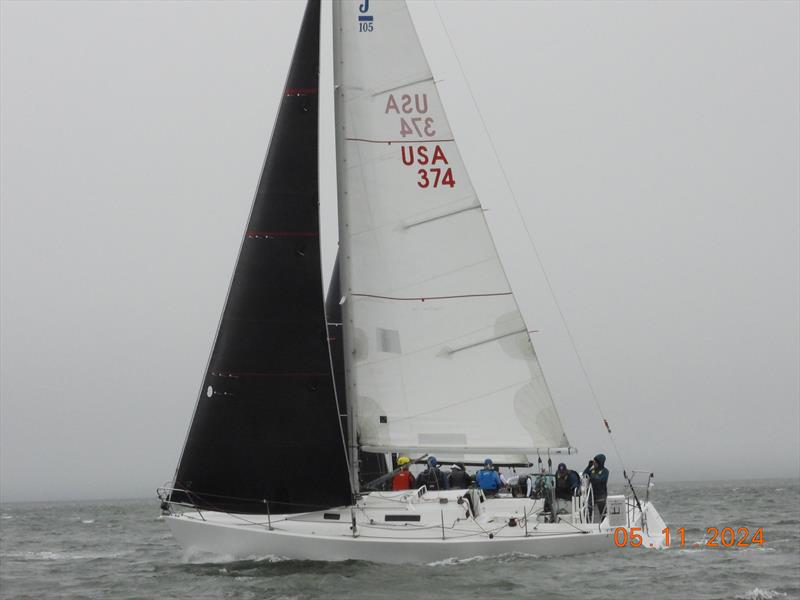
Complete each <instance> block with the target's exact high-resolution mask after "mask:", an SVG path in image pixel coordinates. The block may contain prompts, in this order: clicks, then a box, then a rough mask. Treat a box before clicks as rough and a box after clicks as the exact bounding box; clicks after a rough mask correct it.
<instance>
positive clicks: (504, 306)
mask: <svg viewBox="0 0 800 600" xmlns="http://www.w3.org/2000/svg"><path fill="white" fill-rule="evenodd" d="M333 33H334V36H333V39H334V47H333V56H334V61H333V62H334V84H335V85H334V90H333V91H334V93H335V130H336V157H337V159H336V160H337V175H338V209H339V254H338V257H337V263H336V267H335V269H334V273H333V278H332V281H331V284H330V286H329V293H328V300H327V303H326V302H324V301H323V285H322V283H323V282H322V273H321V259H320V239H319V196H318V191H319V190H318V177H317V170H318V130H319V116H318V97H319V93H320V90H319V54H320V0H309V1H308V4H307V7H306V10H305V13H304V16H303V21H302V25H301V27H300V33H299V37H298V40H297V44H296V47H295V50H294V55H293V58H292V64H291V68H290V71H289V75H288V78H287V82H286V87H285V89H284V90H283V96H282V101H281V105H280V109H279V113H278V116H277V120H276V123H275V127H274V131H273V134H272V139H271V142H270V146H269V150H268V153H267V157H266V160H265V163H264V167H263V172H262V174H261V179H260V182H259V185H258V189H257V192H256V195H255V199H254V202H253V206H252V210H251V213H250V217H249V219H248V223H247V228H246V231H245V233H244V235H243V239H242V244H241V249H240V252H239V256H238V259H237V262H236V267H235V271H234V274H233V278H232V281H231V284H230V288H229V291H228V296H227V299H226V302H225V307H224V310H223V313H222V316H221V320H220V323H219V327H218V331H217V336H216V339H215V341H214V345H213V349H212V352H211V356H210V359H209V362H208V365H207V367H206V371H205V375H204V378H203V382H202V386H201V390H200V393H199V397H198V400H197V404H196V406H195V411H194V414H193V417H192V421H191V425H190V429H189V432H188V435H187V439H186V442H185V445H184V448H183V451H182V454H181V456H180V460H179V463H178V467H177V470H176V473H175V477H174V480H173V481H172V482H171V484H170V485H168V486H166V487H165V488H163V489H161V490H160V491H159V494H160V497H161V499H162V501H163V502H162V509H163V511H164V514H165V519H166V521H167V522H168V524H169V527H170V528H171V530H172V533H173V535H174V536H175V538H176V539H177V540H178V541H179V542H180V543H181V545H182V546H183V547H184V548H185V549H186V550H187V551H189V552H193V553H194V552H200V553H202V552H207V553H213V554H217V555H223V556H229V557H249V556H266V555H274V556H280V557H287V558H291V559H306V560H308V559H310V560H326V561H329V560H346V559H357V560H369V561H378V562H388V563H405V562H432V561H438V560H443V559H448V558H468V557H472V556H476V555H481V556H491V555H498V554H504V553H511V552H520V553H528V554H534V555H563V554H576V553H583V552H593V551H599V550H605V549H609V548H613V547H614V540H613V535H614V531H615V530H617V528H632V527H640V528H642V530H643V535H644V539H645V543H646V545H650V546H653V545H659V544H660V536H661V535H662V534H661V530H662V529H663V527H664V523H663V521H662V520H661V517H660V516H659V515H658V512H657V511H656V510H655V508H654V507H653V506H652V503H651V502H650V501H649V499H648V498H647V497H646V496H643V497H641V498H640V497H639V496H637V495H636V494H635V490H634V489H633V487H632V486H631V494H629V495H617V496H609V498H608V504H607V510H606V514H605V515H604V516H602V517H601V518H598V515H597V513H596V512H595V513H594V514H593V513H592V508H591V507H592V504H593V499H592V496H591V494H592V492H591V486H588V485H586V483H585V482H584V484H583V486H582V489H581V492H580V493H579V494H577V495H575V496H574V497H573V498H572V501H571V506H569V507H567V508H568V510H567V511H566V512H564V513H563V514H557V513H556V512H555V511H553V510H552V506H550V507H548V506H547V502H546V499H544V498H532V497H528V496H527V495H526V496H524V497H512V496H511V495H505V494H498V495H496V496H493V497H487V495H486V494H485V493H484V492H483V491H482V490H480V489H478V488H472V489H467V490H438V489H437V490H431V489H428V488H427V487H425V486H421V487H419V488H417V489H411V490H402V491H380V490H379V489H376V488H379V487H380V486H379V485H378V484H376V482H378V483H379V482H380V481H382V480H385V479H386V478H387V477H388V476H390V475H391V472H392V471H391V467H392V466H394V465H393V464H391V465H390V463H389V460H388V457H390V456H397V455H398V454H406V455H408V456H411V457H414V458H415V459H422V460H424V459H425V458H426V457H430V456H434V455H435V456H437V457H438V458H439V460H440V461H442V462H444V461H445V460H446V461H448V462H449V461H453V462H455V461H463V462H467V463H471V462H474V461H475V460H476V459H477V460H478V462H482V461H483V457H484V456H490V457H493V459H494V461H495V463H497V464H504V465H532V464H533V460H534V457H536V458H537V460H538V461H539V462H540V464H541V457H542V456H546V457H548V458H549V457H552V456H554V455H558V454H569V453H572V452H574V448H572V447H571V446H570V443H569V441H568V439H567V436H566V434H565V433H564V429H563V427H562V424H561V420H560V418H559V415H558V412H557V411H556V408H555V406H554V403H553V400H552V397H551V394H550V391H549V389H548V386H547V383H546V381H545V378H544V375H543V373H542V370H541V367H540V365H539V361H538V359H537V356H536V353H535V351H534V347H533V344H532V342H531V338H530V333H529V330H528V327H527V325H526V323H525V321H524V319H523V317H522V314H521V312H520V310H519V307H518V306H517V302H516V300H515V297H514V294H513V291H512V289H511V286H510V285H509V282H508V280H507V278H506V275H505V272H504V270H503V266H502V263H501V261H500V258H499V256H498V254H497V250H496V249H495V245H494V242H493V240H492V236H491V233H490V231H489V228H488V227H487V223H486V220H485V218H484V214H483V211H482V209H481V204H480V201H479V199H478V197H477V195H476V192H475V189H474V188H473V186H472V184H471V183H470V179H469V176H468V174H467V171H466V168H465V165H464V163H463V161H462V159H461V156H460V154H459V151H458V147H457V145H456V142H455V139H454V136H453V132H452V131H451V130H450V126H449V124H448V121H447V117H446V115H445V111H444V108H443V105H442V102H441V99H440V96H439V93H438V91H437V86H436V82H435V80H434V77H433V74H432V73H431V70H430V68H429V66H428V62H427V60H426V57H425V54H424V52H423V50H422V47H421V45H420V42H419V39H418V37H417V34H416V31H415V29H414V25H413V23H412V20H411V16H410V14H409V11H408V8H407V6H406V4H405V1H404V0H381V1H380V2H377V1H375V0H372V1H370V0H342V1H337V2H334V3H333ZM598 521H599V522H598Z"/></svg>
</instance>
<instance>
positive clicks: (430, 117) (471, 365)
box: [333, 0, 569, 455]
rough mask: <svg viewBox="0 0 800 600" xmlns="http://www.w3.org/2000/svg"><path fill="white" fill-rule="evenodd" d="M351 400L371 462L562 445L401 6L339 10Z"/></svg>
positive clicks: (361, 0)
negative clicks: (378, 457)
mask: <svg viewBox="0 0 800 600" xmlns="http://www.w3.org/2000/svg"><path fill="white" fill-rule="evenodd" d="M333 26H334V76H335V84H336V119H337V126H336V134H337V138H336V141H337V154H338V180H339V228H340V233H339V238H340V248H341V254H342V265H341V274H342V290H343V292H342V293H343V294H344V297H345V303H344V305H343V324H344V341H345V349H346V351H345V356H346V374H347V386H348V388H347V393H348V394H349V395H351V402H352V401H353V400H354V404H355V412H356V418H357V423H358V433H359V441H360V443H361V445H362V447H364V448H366V449H370V450H374V451H380V450H398V451H408V452H416V451H419V452H440V453H447V454H448V455H458V454H460V453H466V452H473V453H474V452H487V453H488V452H493V453H511V454H514V453H521V454H535V453H536V452H543V451H553V452H555V451H563V450H566V449H568V448H569V442H568V440H567V438H566V435H565V434H564V431H563V427H562V425H561V421H560V419H559V416H558V413H557V412H556V410H555V407H554V405H553V401H552V398H551V395H550V391H549V389H548V387H547V383H546V382H545V379H544V376H543V374H542V371H541V368H540V366H539V361H538V360H537V358H536V353H535V351H534V349H533V345H532V344H531V341H530V337H529V334H528V328H527V326H526V324H525V322H524V319H523V318H522V315H521V313H520V311H519V308H518V306H517V303H516V301H515V299H514V295H513V293H512V291H511V288H510V286H509V283H508V280H507V278H506V275H505V273H504V271H503V267H502V265H501V263H500V260H499V257H498V255H497V251H496V249H495V246H494V243H493V241H492V238H491V235H490V232H489V229H488V227H487V224H486V221H485V218H484V216H483V212H482V209H481V204H480V202H479V200H478V198H477V195H476V193H475V190H474V188H473V186H472V184H471V183H470V180H469V177H468V175H467V173H466V170H465V167H464V163H463V161H462V159H461V156H460V154H459V152H458V148H457V146H456V143H455V141H454V139H453V134H452V132H451V130H450V126H449V124H448V121H447V117H446V115H445V113H444V109H443V107H442V103H441V100H440V97H439V94H438V91H437V89H436V84H435V82H434V80H433V76H432V73H431V71H430V68H429V66H428V63H427V60H426V59H425V56H424V54H423V51H422V48H421V46H420V43H419V40H418V38H417V35H416V31H415V30H414V26H413V24H412V21H411V18H410V15H409V13H408V9H407V7H406V5H405V2H403V1H402V0H383V1H381V2H375V1H372V2H370V1H368V0H345V1H343V2H336V3H334V24H333Z"/></svg>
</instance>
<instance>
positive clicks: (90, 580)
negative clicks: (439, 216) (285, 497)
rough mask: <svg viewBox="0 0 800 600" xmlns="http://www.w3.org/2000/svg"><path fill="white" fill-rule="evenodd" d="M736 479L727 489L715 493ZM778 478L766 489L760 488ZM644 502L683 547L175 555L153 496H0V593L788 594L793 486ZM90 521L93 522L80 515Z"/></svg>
mask: <svg viewBox="0 0 800 600" xmlns="http://www.w3.org/2000/svg"><path fill="white" fill-rule="evenodd" d="M733 486H737V487H739V488H740V491H739V493H738V494H737V495H736V496H735V497H733V496H730V495H725V494H721V493H720V492H721V491H725V490H729V489H730V488H731V487H733ZM778 487H784V488H786V489H785V491H776V492H770V494H769V495H765V494H764V493H763V490H764V489H765V488H768V489H770V490H771V489H773V488H778ZM651 498H652V499H653V502H654V505H655V506H656V508H657V509H658V511H659V512H660V513H661V515H662V516H663V517H664V518H665V519H666V520H667V521H668V522H669V523H670V526H671V528H677V527H685V528H686V542H687V546H686V547H685V548H680V547H679V546H677V545H675V544H674V542H673V547H671V548H670V549H669V550H667V551H662V552H648V551H647V550H646V549H633V548H630V549H625V550H622V551H616V550H612V551H609V552H604V553H597V554H592V555H582V556H568V557H557V558H548V557H535V556H532V555H527V554H517V553H511V554H505V555H502V556H494V557H488V556H476V557H472V558H467V559H459V558H450V559H447V560H441V561H435V562H431V563H429V564H427V565H385V564H378V563H371V562H367V561H342V562H338V563H330V562H320V561H299V560H289V559H287V558H285V557H283V556H274V555H271V556H250V557H248V559H247V560H242V559H236V560H234V557H232V556H224V555H223V556H220V555H213V556H212V555H209V554H189V555H187V556H186V560H183V558H182V557H183V551H182V549H181V548H180V547H179V546H178V544H177V543H176V542H175V540H174V539H173V537H172V536H171V534H170V531H169V528H168V527H167V525H166V523H164V522H163V520H162V519H160V518H159V517H160V514H159V513H160V511H159V503H158V501H157V500H152V501H136V502H131V501H128V502H97V503H64V504H58V503H48V504H46V505H44V504H42V505H36V504H18V505H8V506H6V505H3V506H2V516H3V517H13V518H11V519H5V520H3V521H1V522H2V526H0V528H2V548H1V549H0V578H1V579H2V584H0V586H2V591H1V592H0V597H2V598H6V597H7V598H23V597H27V598H42V597H52V596H53V594H54V590H57V591H58V594H59V598H60V599H63V600H76V599H78V598H103V600H105V599H106V598H109V599H111V600H114V599H116V598H131V597H142V598H161V597H164V598H187V597H191V598H196V599H198V600H212V599H213V600H217V599H218V598H271V599H278V598H285V599H290V598H303V599H304V600H305V599H319V600H321V599H325V600H328V599H331V600H338V599H341V600H345V599H347V600H395V599H396V598H397V597H401V596H402V597H412V598H463V597H473V596H475V597H481V598H491V597H497V598H500V597H502V598H583V597H591V598H624V597H627V596H628V595H631V596H633V597H636V598H637V600H639V599H641V600H662V599H663V600H688V599H691V600H718V599H719V598H728V599H729V600H734V599H737V600H783V599H792V598H794V599H796V600H800V573H799V572H798V569H797V565H798V564H800V527H798V526H797V525H798V523H800V482H797V483H791V482H784V481H780V482H777V481H776V482H774V483H772V484H768V483H767V484H765V483H763V482H758V483H752V482H741V483H740V482H736V483H727V482H726V483H714V482H710V483H698V484H670V485H669V487H668V488H666V489H665V488H664V487H659V486H657V487H656V488H654V489H653V491H652V492H651ZM88 520H94V521H95V523H93V524H90V523H84V522H83V521H88ZM723 526H729V527H738V526H746V527H749V528H751V529H754V528H758V527H763V528H764V540H765V543H764V546H763V547H762V546H751V547H750V548H746V549H742V548H705V547H703V546H699V547H691V546H690V544H691V543H693V542H698V541H700V540H703V532H705V531H706V528H708V527H723Z"/></svg>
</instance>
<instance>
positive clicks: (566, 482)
mask: <svg viewBox="0 0 800 600" xmlns="http://www.w3.org/2000/svg"><path fill="white" fill-rule="evenodd" d="M580 487H581V478H580V476H579V475H578V474H577V473H576V472H575V471H571V470H569V469H567V465H566V464H564V463H559V465H558V468H557V469H556V498H558V499H559V500H572V497H573V496H574V495H575V493H576V492H577V490H578V488H580Z"/></svg>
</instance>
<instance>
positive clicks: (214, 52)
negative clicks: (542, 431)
mask: <svg viewBox="0 0 800 600" xmlns="http://www.w3.org/2000/svg"><path fill="white" fill-rule="evenodd" d="M411 8H412V12H413V14H414V17H415V20H416V23H417V27H418V29H419V32H420V36H421V38H422V41H423V44H424V45H425V47H426V50H427V52H428V56H429V59H430V61H431V64H432V67H433V70H434V73H436V74H437V77H439V78H441V79H442V82H441V90H442V94H443V99H444V102H445V106H446V107H447V109H448V113H449V116H450V117H451V121H452V125H453V128H454V130H455V133H456V137H457V139H458V140H459V145H460V148H461V150H462V153H463V154H464V157H465V160H466V161H467V165H468V167H469V168H470V173H471V176H472V178H473V180H474V183H475V185H476V187H477V189H478V192H479V195H480V196H481V199H482V202H483V204H484V206H485V207H486V208H487V209H488V213H487V215H488V218H489V220H490V226H491V227H492V230H493V232H494V234H495V238H496V241H497V244H498V248H499V250H500V253H501V255H502V257H503V259H504V263H505V265H506V267H507V270H508V274H509V278H510V280H511V282H512V285H513V286H514V288H515V290H516V292H517V294H518V299H519V301H520V304H521V306H522V309H523V312H524V314H525V316H526V318H527V320H528V325H529V326H530V328H531V329H537V330H539V332H540V333H537V334H536V335H535V337H534V342H535V343H536V346H537V350H538V353H539V355H540V358H541V361H542V364H543V367H544V369H545V373H546V375H547V377H548V380H549V383H550V386H551V388H552V390H553V395H554V397H555V400H556V404H557V406H558V408H559V410H560V412H561V415H562V419H563V421H564V424H565V427H566V429H567V433H568V435H569V437H570V441H571V442H572V444H573V445H575V446H577V447H578V448H580V449H581V455H580V456H579V457H575V458H572V459H570V462H571V464H572V465H573V466H575V467H581V466H583V465H584V464H585V460H586V457H587V456H588V455H590V454H593V453H595V452H596V451H601V450H602V451H605V452H606V454H608V455H609V456H610V458H609V466H610V468H611V469H612V471H614V472H616V473H619V471H620V465H619V461H618V460H617V458H616V457H615V456H614V455H613V452H612V449H611V447H610V446H609V443H608V440H607V436H606V435H605V432H604V430H603V427H602V424H601V423H600V420H599V417H598V416H597V411H596V409H595V407H594V405H593V402H592V400H591V396H590V394H589V391H588V388H587V384H586V382H585V380H584V379H583V378H582V375H581V370H580V367H579V364H578V362H577V359H576V357H575V355H574V353H573V352H572V350H571V347H570V344H569V338H568V336H567V333H566V331H565V329H564V327H563V325H562V323H561V321H560V319H559V317H558V311H557V309H556V304H555V302H554V300H553V297H552V296H551V295H550V294H549V292H548V291H547V288H546V286H545V284H544V279H543V275H542V271H541V269H540V268H539V266H538V264H537V263H536V260H535V255H534V253H533V250H532V248H531V245H530V243H529V242H528V239H527V236H526V234H525V230H524V229H523V227H522V225H521V222H522V220H523V219H524V222H525V223H526V224H527V226H528V228H529V229H530V231H531V233H532V235H533V238H534V240H535V242H536V244H537V246H538V249H539V252H540V254H541V256H542V259H543V262H544V265H545V268H546V270H547V273H548V275H549V277H550V279H551V281H552V284H553V288H554V290H555V296H556V298H557V299H558V303H559V304H560V307H561V309H562V310H563V312H564V314H565V316H566V319H567V322H568V324H569V327H570V329H571V330H572V333H573V335H574V338H575V341H576V344H577V347H578V349H579V350H580V353H581V356H582V358H583V361H584V363H585V365H586V368H587V371H588V373H589V375H590V378H591V381H592V384H593V385H594V387H595V389H596V390H597V394H598V397H599V399H600V402H601V404H602V406H603V408H604V410H605V412H606V413H607V416H608V419H609V421H610V423H611V426H612V428H613V430H614V433H615V437H616V440H617V443H618V445H619V447H620V450H621V451H622V454H623V457H624V458H625V461H626V464H627V466H628V467H648V468H652V469H653V470H655V472H656V476H657V477H660V478H661V479H693V478H707V477H711V478H727V477H737V478H749V477H758V476H791V477H797V476H798V475H799V473H798V470H799V469H800V457H799V456H798V453H799V452H800V450H799V447H800V440H799V439H798V437H799V436H800V416H799V415H798V410H799V409H798V406H799V405H800V372H799V370H798V369H799V368H798V363H800V356H799V354H800V349H799V346H800V315H798V312H800V308H798V307H799V306H800V298H799V296H800V290H799V288H800V282H799V281H798V279H799V278H800V265H799V264H798V263H799V262H800V248H799V247H798V236H799V234H798V231H799V230H800V215H799V213H798V210H799V209H798V206H800V167H799V166H798V165H799V164H800V156H798V153H799V152H800V115H799V113H800V108H799V107H800V97H799V91H798V90H799V89H800V82H799V81H798V77H799V76H798V73H800V47H799V45H798V44H800V42H799V41H798V40H800V31H798V29H799V27H800V26H799V25H798V23H800V4H799V3H797V2H760V3H748V2H731V3H728V2H706V3H703V2H688V3H684V2H668V3H667V2H665V3H646V2H638V3H634V2H627V3H619V2H615V3H602V2H596V3H579V2H572V3H558V4H556V3H543V2H542V3H526V2H478V1H471V2H456V1H454V0H445V1H442V2H440V3H439V9H440V11H441V14H442V16H443V18H444V21H445V23H446V26H447V30H448V32H449V33H450V36H451V37H452V39H453V43H454V46H455V48H456V49H457V53H458V56H459V58H460V60H461V62H462V63H463V67H464V70H465V72H466V74H467V78H468V80H469V83H470V85H471V86H472V90H473V92H474V94H475V98H476V100H477V103H478V105H479V107H480V110H481V113H482V114H483V117H484V119H485V121H486V123H487V126H488V130H489V132H490V134H491V137H492V139H493V141H494V143H495V146H496V147H497V151H498V154H499V156H500V158H501V161H502V164H503V167H504V169H505V171H506V173H507V175H508V178H509V181H510V183H511V186H512V188H513V190H514V193H515V195H516V198H517V201H518V202H519V205H520V209H521V211H520V212H521V214H520V213H519V212H517V209H516V208H515V204H514V201H513V199H512V198H511V196H510V194H509V192H508V188H507V187H506V185H505V182H504V180H503V177H502V175H501V172H500V170H499V168H498V165H497V162H496V160H495V158H494V154H493V153H492V150H491V148H490V146H489V144H488V142H487V137H486V136H487V134H486V132H485V131H484V129H483V127H482V125H481V120H480V118H479V116H478V114H477V113H476V110H475V107H474V105H473V103H472V100H471V98H470V95H469V92H468V91H467V88H466V86H465V83H464V80H463V79H462V77H461V75H460V72H459V69H458V64H457V63H456V61H455V59H454V56H453V53H452V50H451V48H450V45H449V43H448V42H447V38H446V36H445V35H444V33H443V29H442V24H441V23H440V21H439V17H438V16H437V13H436V10H435V7H434V6H433V5H432V4H430V3H424V4H423V3H419V4H417V3H414V4H412V7H411ZM329 9H330V7H329V6H326V7H325V8H324V12H323V18H325V16H326V15H327V14H328V11H329ZM302 10H303V4H302V3H301V2H228V3H222V2H220V3H215V2H201V3H188V2H187V3H179V2H164V3H156V2H149V3H134V2H83V3H77V2H74V3H73V2H54V3H48V2H31V3H23V2H19V3H18V2H8V1H5V2H3V3H2V7H1V8H0V11H1V13H0V22H1V26H2V32H1V33H2V40H1V42H0V43H2V65H1V66H0V71H2V104H1V108H0V118H1V123H0V124H1V126H2V146H1V147H0V151H1V152H2V178H1V179H2V181H1V183H0V186H1V187H0V193H1V194H2V213H1V214H0V221H2V231H1V232H0V233H1V234H2V240H1V242H2V247H1V248H0V250H1V252H2V254H1V257H2V298H1V300H2V323H1V326H2V329H1V331H2V338H1V340H0V341H1V343H2V346H1V347H0V352H1V353H0V361H1V362H0V377H1V379H0V382H1V383H0V384H1V385H2V388H1V391H2V396H1V399H0V498H2V499H3V500H8V501H13V500H21V499H55V498H77V497H86V498H98V497H120V496H142V495H149V494H152V493H153V491H154V489H155V487H156V486H157V485H159V484H161V483H162V482H164V481H166V480H168V479H169V478H170V477H171V476H172V474H173V470H174V468H175V464H176V462H177V459H178V454H179V452H180V449H181V447H182V444H183V441H184V436H185V433H186V429H187V427H188V423H189V418H190V416H191V413H192V409H193V407H194V403H195V397H196V394H197V390H198V386H199V385H200V383H201V382H200V379H201V377H202V374H203V368H204V367H205V364H206V360H207V357H208V353H209V350H210V345H211V343H212V340H213V336H214V329H215V327H216V324H217V320H218V316H219V312H220V310H221V307H222V302H223V300H224V298H225V293H226V287H227V284H228V281H229V277H230V273H231V270H232V268H233V262H234V260H235V257H236V252H237V250H238V246H239V241H240V238H241V235H242V231H243V228H244V224H245V220H246V217H247V213H248V210H249V206H250V202H251V199H252V194H253V191H254V189H255V186H256V183H257V180H258V175H259V170H260V167H261V162H262V160H263V156H264V152H265V150H266V144H267V141H268V138H269V133H270V130H271V127H272V122H273V120H274V117H275V111H276V108H277V103H278V101H279V100H280V94H281V89H282V86H283V79H284V77H285V74H286V70H287V68H288V62H289V58H290V54H291V51H292V47H293V45H294V40H295V37H296V34H297V29H298V26H299V22H300V17H301V13H302ZM323 44H324V51H323V52H324V58H323V60H324V61H325V62H324V69H323V79H322V89H323V90H324V89H329V90H330V89H331V87H330V86H331V83H330V69H329V61H330V50H329V44H330V25H329V21H327V20H326V21H325V22H324V25H323ZM322 98H323V100H325V99H326V98H327V100H328V102H327V103H326V104H325V105H324V106H323V109H322V119H323V131H322V153H323V161H325V163H326V164H325V166H324V167H323V169H322V174H321V175H322V186H323V189H322V196H321V202H322V220H323V236H324V237H323V244H324V251H325V255H324V257H323V263H324V267H325V269H326V271H327V272H329V271H330V268H331V266H332V262H333V257H334V254H335V249H336V217H335V214H336V209H335V202H336V199H335V179H334V178H335V171H334V167H333V163H332V160H333V153H332V148H333V140H332V129H331V127H332V125H331V121H330V119H331V114H332V109H331V102H330V100H332V93H329V94H327V95H326V94H323V95H322Z"/></svg>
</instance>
